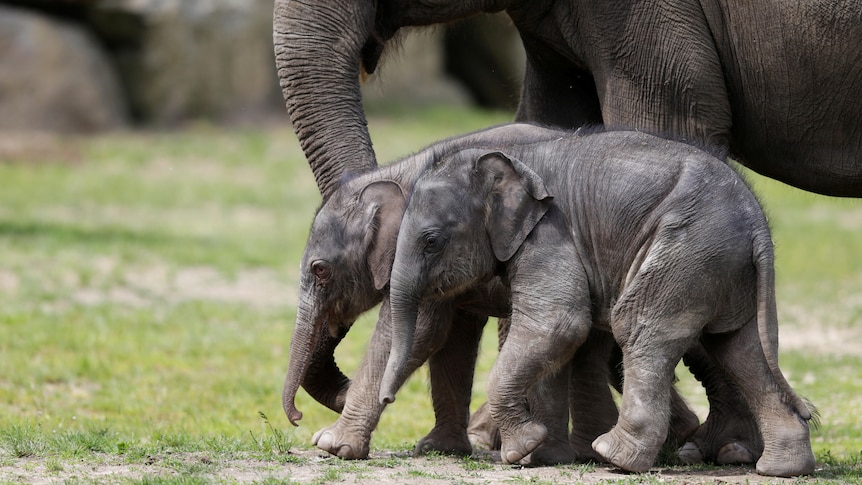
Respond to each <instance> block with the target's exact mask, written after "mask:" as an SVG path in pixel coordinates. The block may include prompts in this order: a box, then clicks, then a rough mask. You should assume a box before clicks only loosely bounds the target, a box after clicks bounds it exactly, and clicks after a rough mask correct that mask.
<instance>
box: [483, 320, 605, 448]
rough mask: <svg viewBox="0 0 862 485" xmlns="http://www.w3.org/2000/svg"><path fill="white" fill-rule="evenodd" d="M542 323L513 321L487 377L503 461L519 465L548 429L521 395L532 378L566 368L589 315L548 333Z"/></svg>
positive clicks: (531, 381)
mask: <svg viewBox="0 0 862 485" xmlns="http://www.w3.org/2000/svg"><path fill="white" fill-rule="evenodd" d="M549 320H550V321H553V320H552V319H549ZM547 321H548V320H544V319H543V320H538V319H529V318H524V320H518V321H516V320H513V321H512V325H511V328H510V330H509V336H508V338H507V339H506V343H505V344H503V347H502V349H501V351H500V355H499V356H498V357H497V361H496V363H495V364H494V367H493V369H492V370H491V375H490V376H489V379H488V381H489V382H488V403H489V405H490V409H491V416H492V417H493V419H494V421H496V423H497V424H498V425H499V426H500V435H501V441H502V446H501V449H500V456H501V457H502V459H503V462H504V463H517V462H519V461H520V460H521V459H523V458H524V457H525V456H527V455H528V454H530V453H531V452H533V450H535V449H536V448H537V447H538V446H539V445H540V444H541V443H542V442H543V441H544V440H545V439H546V438H547V437H548V434H549V430H548V428H547V427H546V426H545V425H544V424H542V423H541V422H540V421H539V420H537V419H535V417H534V416H533V415H532V413H531V412H530V410H529V409H528V407H527V405H526V404H527V403H526V400H525V399H524V396H525V393H526V392H527V390H528V389H530V388H531V387H533V386H534V385H535V383H536V379H537V378H539V379H541V378H544V377H545V376H547V375H548V374H549V373H550V371H551V370H553V369H559V368H561V367H562V366H563V365H565V364H567V363H568V362H569V361H570V360H571V357H572V355H573V354H574V351H575V350H576V349H577V348H578V347H579V346H580V345H581V343H582V342H583V341H584V340H585V339H586V336H587V333H588V331H589V317H588V316H585V317H581V318H578V317H573V318H571V319H570V320H569V321H568V322H565V321H564V322H562V323H559V324H558V326H556V327H555V328H553V329H551V328H548V327H547V326H546V323H545V322H547ZM565 395H566V394H565V391H564V392H563V393H562V396H565ZM563 400H565V397H563Z"/></svg>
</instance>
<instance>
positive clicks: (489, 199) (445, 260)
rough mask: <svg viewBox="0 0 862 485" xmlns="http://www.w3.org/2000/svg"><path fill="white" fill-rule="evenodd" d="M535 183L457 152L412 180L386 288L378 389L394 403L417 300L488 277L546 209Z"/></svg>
mask: <svg viewBox="0 0 862 485" xmlns="http://www.w3.org/2000/svg"><path fill="white" fill-rule="evenodd" d="M550 199H551V197H550V195H549V194H548V192H547V190H546V188H545V184H544V182H543V181H542V179H541V178H540V177H539V176H538V175H537V174H536V173H535V172H533V171H532V170H531V169H530V168H528V167H527V166H526V165H525V164H524V163H522V162H521V161H519V160H517V159H514V158H512V157H509V156H507V155H505V154H503V153H501V152H487V151H483V150H476V149H471V150H464V151H461V152H459V153H457V154H455V155H453V156H451V157H448V158H445V159H443V160H442V161H440V162H439V163H438V164H437V165H435V166H434V167H433V168H431V169H429V171H428V172H426V173H425V174H424V175H423V176H422V178H421V179H420V180H419V181H418V182H417V183H416V186H415V187H414V191H413V194H412V195H411V197H410V201H409V203H408V205H407V209H406V211H405V213H404V218H403V220H402V222H401V231H400V232H399V234H398V244H397V250H396V256H395V264H394V266H393V268H392V278H391V283H390V293H389V295H390V308H391V313H392V322H393V343H392V350H391V352H390V354H389V362H388V363H387V366H386V371H385V373H384V377H383V383H382V386H381V389H380V398H381V401H385V402H391V401H392V400H394V395H395V391H397V388H398V387H399V386H400V381H401V379H402V377H403V376H402V374H403V372H402V370H403V368H404V366H405V365H406V363H407V358H408V355H409V352H410V345H411V343H412V341H413V332H414V329H415V326H416V318H417V316H418V310H419V304H420V301H422V300H426V299H440V298H448V297H452V296H455V295H457V294H459V293H461V292H463V291H466V290H468V289H471V288H473V287H475V286H476V285H478V284H481V283H483V282H485V281H487V280H489V279H490V278H492V277H493V276H494V275H495V273H496V270H497V268H498V267H499V264H500V263H502V262H506V261H509V259H511V258H512V256H513V255H514V254H515V253H516V252H517V251H518V249H519V248H520V247H521V245H522V244H523V243H524V241H525V240H526V238H527V236H528V235H529V234H530V232H531V231H532V230H533V228H534V227H535V225H536V224H537V223H538V222H539V220H540V219H541V218H542V216H544V214H545V212H546V211H547V210H548V207H549V204H550Z"/></svg>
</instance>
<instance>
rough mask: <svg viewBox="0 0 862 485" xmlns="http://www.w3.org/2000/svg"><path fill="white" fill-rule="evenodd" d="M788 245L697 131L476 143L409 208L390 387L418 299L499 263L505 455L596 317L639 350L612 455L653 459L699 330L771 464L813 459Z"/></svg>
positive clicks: (605, 443) (385, 392) (493, 379)
mask: <svg viewBox="0 0 862 485" xmlns="http://www.w3.org/2000/svg"><path fill="white" fill-rule="evenodd" d="M552 195H553V197H552ZM773 262H774V257H773V248H772V240H771V237H770V233H769V228H768V227H767V223H766V218H765V217H764V215H763V212H762V210H761V208H760V206H759V205H758V203H757V201H756V200H755V198H754V196H753V195H752V193H751V192H750V190H749V189H748V187H747V186H746V185H745V184H744V183H743V182H742V181H741V180H740V178H739V177H738V175H737V174H736V173H734V172H733V170H732V169H731V168H729V167H728V166H727V165H726V164H724V163H722V162H721V161H719V160H717V159H715V158H713V157H711V156H709V155H708V154H706V153H704V152H702V151H699V150H697V149H695V148H692V147H690V146H687V145H683V144H679V143H674V142H669V141H665V140H662V139H659V138H655V137H652V136H648V135H645V134H641V133H636V132H609V133H602V134H594V135H586V136H580V137H577V136H576V137H569V138H566V139H563V140H558V141H551V142H546V143H541V144H534V145H531V146H529V147H512V149H511V150H508V151H507V153H502V152H499V151H488V150H475V149H473V150H465V151H462V152H460V153H458V154H456V155H453V156H450V157H447V158H445V159H444V160H443V161H441V162H440V163H437V164H436V165H435V166H434V167H432V168H429V169H428V170H427V171H426V172H425V174H424V175H423V176H422V178H421V179H420V180H419V181H418V182H417V183H416V185H415V187H414V191H413V194H412V196H411V198H410V201H409V203H408V206H407V209H406V211H405V213H404V216H403V219H402V223H401V229H400V231H399V234H398V242H397V249H396V256H395V263H394V266H393V268H392V275H391V280H390V282H391V283H390V308H391V312H392V320H393V344H392V350H391V353H390V356H389V361H388V363H387V367H386V371H385V374H384V376H383V383H382V385H381V391H380V400H381V402H391V401H392V400H394V394H395V391H396V390H397V388H398V378H399V375H400V373H401V369H402V368H403V367H404V365H405V363H406V360H407V358H406V357H407V355H408V353H409V348H410V343H411V341H412V335H413V329H414V326H415V321H416V315H417V313H416V312H417V308H418V306H419V305H420V303H421V304H422V305H427V304H428V302H429V301H431V302H434V301H441V300H445V299H447V298H452V297H454V296H456V295H459V294H462V293H463V292H465V291H469V290H470V289H472V288H475V287H476V286H477V285H482V284H483V283H484V282H485V281H488V280H489V279H490V278H494V277H499V278H501V279H502V281H503V282H504V284H505V285H506V286H508V287H509V289H510V291H511V303H512V319H511V328H510V331H509V335H508V338H507V340H506V342H505V343H504V344H503V346H502V349H501V351H500V354H499V356H498V358H497V362H496V363H495V365H494V368H493V370H492V373H491V376H490V379H489V384H488V387H489V391H488V395H489V405H490V408H491V414H492V416H493V417H494V419H495V421H496V422H497V423H498V424H499V426H500V431H501V435H502V441H503V446H502V450H501V456H502V458H503V460H504V461H506V462H513V461H517V460H519V459H520V458H521V457H523V456H524V455H526V454H528V453H530V451H531V450H532V449H534V448H535V447H536V446H537V445H539V444H540V443H542V440H543V439H544V438H545V435H546V433H547V430H546V429H545V427H544V426H543V425H542V424H540V423H538V422H537V421H536V419H535V416H534V415H531V410H530V409H529V408H528V406H527V405H526V403H525V400H524V397H523V396H524V393H525V390H527V389H529V388H530V387H531V385H532V384H533V383H534V382H536V378H537V377H541V376H545V375H548V374H549V373H551V372H553V371H555V370H556V369H558V368H560V367H561V366H563V365H565V364H566V363H567V362H569V361H570V360H571V359H572V358H573V356H574V354H575V351H576V350H577V349H578V347H579V346H580V345H581V344H582V343H583V342H584V341H585V339H586V337H587V335H588V334H589V332H590V331H591V329H592V328H593V327H594V326H595V327H596V328H599V329H605V330H606V331H610V332H612V334H613V336H614V338H615V340H616V341H617V343H618V344H619V345H620V347H621V349H622V353H623V364H624V384H623V393H622V405H621V408H620V415H619V419H618V421H617V424H616V426H615V427H614V428H613V429H612V430H611V431H609V432H608V433H605V434H603V435H601V436H599V437H598V438H597V439H596V440H595V441H594V442H593V448H594V449H595V451H596V452H598V453H599V454H600V455H601V456H603V457H604V458H605V459H607V460H608V461H610V462H611V463H613V464H615V465H617V466H619V467H621V468H623V469H625V470H629V471H645V470H647V469H649V468H650V466H652V464H653V462H654V460H655V458H656V455H657V453H658V451H659V448H660V446H661V444H662V442H663V441H664V439H665V436H666V434H667V430H668V422H669V409H670V400H671V389H672V381H673V373H674V368H675V366H676V365H677V363H678V362H679V361H680V359H681V358H682V356H683V354H684V353H685V352H686V351H687V350H688V349H690V348H692V347H693V346H694V345H695V344H697V343H698V342H699V341H701V342H702V343H703V344H704V346H705V348H706V350H707V352H709V354H710V355H711V356H712V358H714V359H715V361H716V362H717V363H718V364H719V367H721V368H722V369H724V371H725V372H726V373H727V375H728V376H729V377H730V379H731V380H732V381H733V383H734V384H735V385H736V386H737V387H738V388H739V390H740V392H741V393H742V395H743V397H744V399H745V401H746V402H747V403H748V405H749V406H750V408H751V409H752V412H753V414H754V417H755V419H756V422H757V425H758V427H759V430H760V432H761V434H762V437H763V444H764V446H763V452H762V455H761V456H760V458H759V460H758V462H757V471H758V473H761V474H765V475H774V476H795V475H801V474H808V473H811V472H812V471H813V469H814V456H813V454H812V452H811V444H810V437H809V428H808V420H809V419H810V417H811V414H810V412H809V410H808V409H807V407H806V406H805V404H804V403H803V402H802V401H801V400H800V398H799V397H798V396H797V395H796V394H795V393H794V391H793V389H791V387H790V386H789V384H788V383H787V381H786V380H785V378H784V376H783V375H782V374H781V371H780V370H779V368H778V362H777V351H778V349H777V347H778V344H777V338H778V335H777V332H778V328H777V317H776V309H775V294H774V269H773ZM561 392H563V391H561Z"/></svg>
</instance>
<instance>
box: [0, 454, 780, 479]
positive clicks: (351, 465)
mask: <svg viewBox="0 0 862 485" xmlns="http://www.w3.org/2000/svg"><path fill="white" fill-rule="evenodd" d="M179 476H196V477H199V478H203V479H205V480H207V481H210V480H212V481H218V482H220V483H252V482H260V481H263V480H277V481H290V482H291V483H297V482H298V483H309V482H315V483H332V484H337V483H360V484H362V483H368V484H378V485H380V484H383V485H385V484H435V483H440V484H443V483H469V484H486V483H520V482H524V483H527V482H528V483H536V482H547V483H586V484H593V483H602V482H614V481H626V482H628V483H631V482H632V481H637V479H638V478H639V477H640V478H644V481H645V482H651V483H655V482H656V481H659V482H663V483H681V484H706V483H767V482H768V483H784V482H791V481H792V480H790V479H787V480H785V479H778V478H774V477H763V476H760V475H757V474H755V473H754V470H753V468H752V467H721V468H711V467H710V468H709V469H704V470H696V469H693V468H655V469H653V470H651V471H650V472H649V474H648V475H631V474H627V473H625V472H622V471H620V470H619V469H617V468H614V467H612V466H607V465H567V466H556V467H535V468H524V467H514V466H508V465H503V464H501V463H500V460H499V456H498V455H497V453H496V452H488V451H478V452H476V453H475V454H474V456H473V457H472V458H471V459H464V458H455V457H443V456H430V457H413V456H410V455H409V454H408V453H392V452H374V453H372V454H371V457H370V459H369V460H364V461H345V460H341V459H339V458H335V457H332V456H329V455H327V454H326V453H324V452H322V451H319V450H291V451H290V453H289V455H288V456H287V457H286V458H285V459H279V458H274V459H271V460H265V459H254V458H227V459H222V458H218V457H213V456H211V455H208V454H203V453H172V454H170V455H166V456H153V457H148V458H147V459H145V460H143V461H140V462H136V463H124V460H123V458H122V457H117V456H108V455H104V456H94V459H93V460H90V459H86V460H81V461H71V460H70V461H64V462H60V463H59V464H57V462H56V461H54V462H49V460H46V459H44V458H21V459H17V460H12V461H11V462H5V463H2V464H0V481H2V482H7V481H9V482H21V483H31V484H48V483H62V482H68V481H74V480H81V481H85V482H88V483H90V482H97V483H98V482H104V483H115V482H118V481H126V480H141V479H142V478H143V477H162V478H168V477H179Z"/></svg>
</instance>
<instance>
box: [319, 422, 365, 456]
mask: <svg viewBox="0 0 862 485" xmlns="http://www.w3.org/2000/svg"><path fill="white" fill-rule="evenodd" d="M340 422H341V420H340V419H339V420H338V421H336V422H335V424H333V425H331V426H328V427H326V428H323V429H322V430H320V431H318V432H317V433H314V436H313V437H312V438H311V442H312V443H313V444H314V445H315V446H317V447H318V448H320V449H321V450H323V451H326V452H328V453H331V454H333V455H335V456H337V457H339V458H344V459H346V460H364V459H366V458H368V452H369V441H370V439H366V438H363V437H361V436H358V435H357V434H356V433H354V432H350V431H348V430H347V429H344V427H342V426H340Z"/></svg>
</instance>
